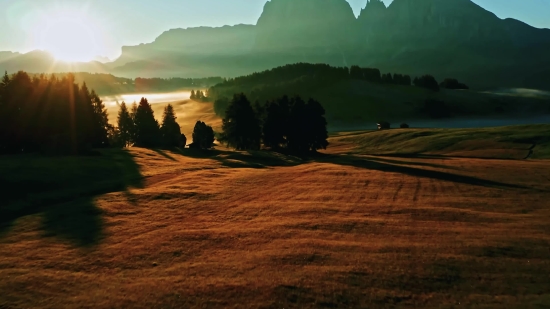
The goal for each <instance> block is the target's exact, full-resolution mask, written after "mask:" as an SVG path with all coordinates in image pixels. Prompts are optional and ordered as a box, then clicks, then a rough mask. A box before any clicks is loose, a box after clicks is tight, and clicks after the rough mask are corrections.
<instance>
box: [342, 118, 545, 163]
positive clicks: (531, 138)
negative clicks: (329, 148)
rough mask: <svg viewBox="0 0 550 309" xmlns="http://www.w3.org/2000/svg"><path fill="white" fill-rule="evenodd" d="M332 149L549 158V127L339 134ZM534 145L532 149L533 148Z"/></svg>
mask: <svg viewBox="0 0 550 309" xmlns="http://www.w3.org/2000/svg"><path fill="white" fill-rule="evenodd" d="M331 142H332V144H333V146H338V145H341V144H342V143H343V144H346V145H350V144H353V145H355V148H354V152H357V153H368V154H409V155H411V154H441V155H449V156H463V157H480V158H502V159H523V158H526V157H527V156H528V155H529V153H530V150H532V154H531V155H530V156H529V157H530V158H533V159H544V158H550V125H529V126H510V127H497V128H483V129H393V130H387V131H380V132H377V131H372V132H353V133H343V134H339V135H336V136H334V137H333V138H332V139H331ZM533 146H534V147H533Z"/></svg>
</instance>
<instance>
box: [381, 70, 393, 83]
mask: <svg viewBox="0 0 550 309" xmlns="http://www.w3.org/2000/svg"><path fill="white" fill-rule="evenodd" d="M382 82H383V83H384V84H393V77H392V75H391V73H388V74H383V75H382Z"/></svg>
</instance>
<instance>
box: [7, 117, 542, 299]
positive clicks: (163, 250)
mask: <svg viewBox="0 0 550 309" xmlns="http://www.w3.org/2000/svg"><path fill="white" fill-rule="evenodd" d="M545 128H546V127H534V128H530V129H526V128H523V129H520V128H500V129H492V130H501V134H500V135H499V134H497V133H495V135H494V136H493V135H491V134H492V132H493V131H491V130H488V131H487V132H485V131H479V132H477V133H476V132H475V131H470V132H469V134H468V136H470V137H472V138H473V139H474V138H478V139H480V140H486V139H492V140H494V139H496V140H498V141H499V142H503V143H504V142H506V143H508V142H510V143H519V141H518V139H521V138H522V136H523V135H525V136H527V137H528V141H529V142H531V138H533V136H538V135H537V134H538V133H537V132H539V130H541V131H540V132H544V129H545ZM507 130H508V131H507ZM510 131H513V132H516V133H517V136H516V135H511V136H509V137H508V139H507V140H504V141H500V140H499V138H501V139H504V137H502V134H504V133H505V132H510ZM415 132H416V133H419V132H424V133H426V132H427V131H417V130H412V131H411V132H410V133H408V134H416V133H415ZM458 132H459V131H456V132H455V131H438V130H434V131H433V134H431V135H429V136H425V137H422V138H428V137H431V138H433V139H434V140H439V139H440V138H443V137H444V136H446V135H453V136H454V135H459V134H458ZM483 132H485V133H483ZM493 133H494V132H493ZM516 133H514V134H516ZM401 134H405V133H402V132H400V130H395V131H387V132H370V133H364V132H355V133H346V134H342V135H336V136H333V137H331V140H330V142H331V143H332V145H333V146H334V147H332V148H330V149H329V150H328V151H327V152H325V153H324V154H322V155H320V156H318V157H315V158H312V159H310V160H306V161H304V160H301V159H299V158H295V157H289V156H283V155H278V154H274V153H269V152H255V153H243V152H232V151H229V150H227V149H224V148H219V149H218V150H215V151H211V152H207V153H201V152H190V151H189V150H187V151H183V152H171V151H162V150H156V151H155V150H146V149H139V148H131V149H129V150H110V151H105V152H103V155H101V156H95V157H80V158H58V157H52V158H37V157H33V156H27V157H25V156H23V157H3V158H0V185H1V186H0V187H1V188H2V196H4V197H7V198H3V201H6V202H5V203H3V205H2V207H0V278H1V280H0V308H2V309H7V308H410V307H417V308H548V307H549V306H550V277H549V275H548V274H549V273H550V224H549V223H550V208H549V207H548V206H549V202H548V201H549V200H550V161H547V160H539V159H529V160H502V159H488V158H471V157H456V156H455V153H454V152H453V151H454V150H456V149H454V148H448V147H451V146H447V148H445V147H439V146H438V147H435V146H433V147H434V148H425V149H424V148H422V149H421V148H414V147H413V145H407V144H406V142H407V141H408V140H410V139H411V138H412V137H411V136H407V137H403V138H402V139H398V138H400V137H399V136H400V135H401ZM461 134H462V133H461ZM464 134H466V133H464ZM484 134H486V135H487V136H489V137H486V136H485V135H484ZM522 134H523V135H522ZM498 136H500V137H498ZM525 136H523V137H525ZM377 137H379V138H381V139H384V140H387V141H388V143H389V142H392V143H394V145H403V147H404V149H408V150H407V151H403V150H400V151H393V152H392V151H390V150H389V149H387V148H386V149H379V151H374V150H375V148H374V147H375V145H376V143H378V144H380V145H381V144H382V143H380V142H376V141H375V138H377ZM417 138H421V137H417ZM449 138H450V137H449ZM454 138H456V136H455V137H453V141H454ZM393 139H395V141H394V140H393ZM434 140H429V142H428V143H427V144H429V145H433V144H437V143H435V142H434ZM421 141H422V140H417V141H416V142H417V143H420V142H421ZM521 141H523V140H521ZM537 143H541V144H542V145H545V144H544V143H545V142H544V141H542V140H537ZM443 144H445V143H444V142H441V145H443ZM519 144H523V143H519ZM524 144H526V145H527V144H528V143H524ZM418 145H420V144H418ZM486 145H488V146H487V147H486V149H487V151H488V152H490V151H493V150H494V149H501V148H495V147H494V145H492V144H486ZM498 145H499V147H500V146H502V145H500V144H498ZM507 145H508V144H507ZM537 145H538V144H537ZM489 146H490V147H489ZM380 147H381V146H380ZM388 147H389V146H388ZM406 147H409V148H406ZM418 147H421V146H418ZM422 147H427V146H426V145H424V146H422ZM465 147H466V146H465ZM491 147H493V148H491ZM435 148H437V150H434V149H435ZM449 149H450V150H449ZM491 149H493V150H491ZM534 149H535V153H536V148H534ZM451 150H452V151H451ZM478 150H479V149H478ZM445 151H448V153H446V152H445ZM457 151H458V150H457ZM479 152H480V151H478V152H477V153H479ZM528 152H529V150H527V151H525V149H524V150H523V154H524V155H525V154H527V153H528ZM493 153H497V157H500V156H501V155H500V154H499V152H493ZM373 154H376V156H374V155H373ZM380 154H386V155H380ZM411 154H414V155H411ZM541 156H542V155H541ZM486 157H489V156H488V155H487V156H486Z"/></svg>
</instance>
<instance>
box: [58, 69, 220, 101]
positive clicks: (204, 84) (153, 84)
mask: <svg viewBox="0 0 550 309" xmlns="http://www.w3.org/2000/svg"><path fill="white" fill-rule="evenodd" d="M66 74H67V73H55V74H53V75H54V76H56V77H58V78H61V77H63V76H65V75H66ZM72 74H73V75H74V76H75V81H76V82H77V83H78V84H82V83H86V85H87V86H88V88H90V89H94V90H95V91H96V92H97V93H98V94H99V95H100V96H107V95H113V94H128V93H145V92H168V91H177V90H182V89H189V90H190V89H205V88H208V87H211V86H213V85H216V84H218V83H220V82H223V78H221V77H208V78H166V79H163V78H136V79H130V78H123V77H117V76H113V75H111V74H100V73H95V74H92V73H85V72H78V73H72Z"/></svg>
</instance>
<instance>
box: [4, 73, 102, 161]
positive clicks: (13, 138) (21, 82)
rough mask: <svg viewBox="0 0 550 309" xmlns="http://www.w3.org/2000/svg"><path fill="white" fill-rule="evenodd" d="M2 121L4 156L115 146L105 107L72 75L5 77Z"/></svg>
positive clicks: (17, 74) (25, 74) (73, 151)
mask: <svg viewBox="0 0 550 309" xmlns="http://www.w3.org/2000/svg"><path fill="white" fill-rule="evenodd" d="M0 118H1V119H0V151H1V152H18V153H22V152H23V153H26V152H37V151H45V152H49V153H62V154H77V153H85V152H87V151H89V150H90V148H91V147H105V146H108V145H109V144H110V143H109V134H110V133H109V132H110V131H111V130H112V126H111V125H110V124H109V122H108V119H107V111H106V108H105V105H104V104H103V102H102V101H101V99H100V98H99V96H98V95H97V94H96V93H95V91H93V90H92V91H91V92H90V90H89V89H88V87H87V86H86V84H83V85H82V87H80V86H79V85H78V84H76V83H75V76H74V75H73V74H66V75H63V77H61V78H57V77H56V76H55V75H50V76H45V75H34V76H29V74H27V73H25V72H18V73H16V74H13V75H12V76H8V75H7V74H5V75H4V77H3V78H2V82H1V83H0Z"/></svg>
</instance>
